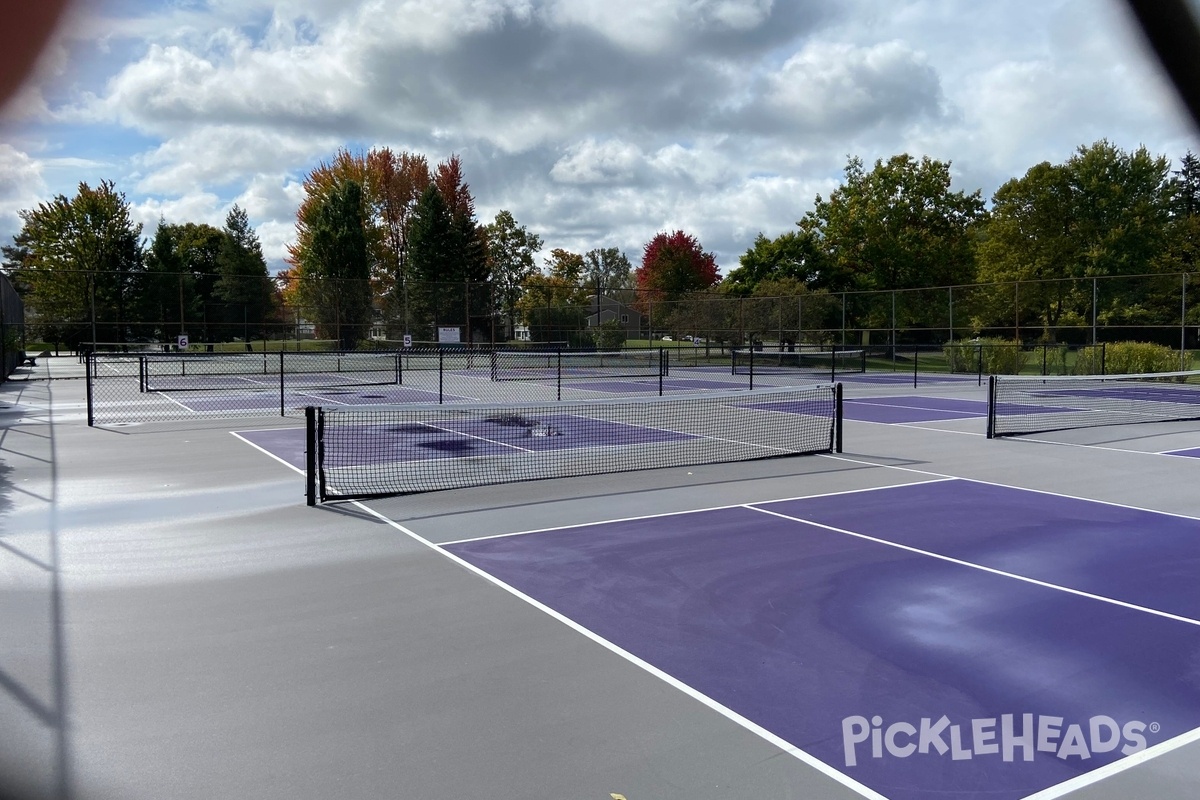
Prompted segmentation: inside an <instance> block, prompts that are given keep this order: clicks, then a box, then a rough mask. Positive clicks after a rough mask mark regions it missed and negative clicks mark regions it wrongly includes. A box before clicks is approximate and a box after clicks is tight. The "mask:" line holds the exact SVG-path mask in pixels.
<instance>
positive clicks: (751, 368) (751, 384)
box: [750, 339, 754, 389]
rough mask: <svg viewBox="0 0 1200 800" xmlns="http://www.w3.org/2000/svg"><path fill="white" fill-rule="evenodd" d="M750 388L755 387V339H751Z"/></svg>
mask: <svg viewBox="0 0 1200 800" xmlns="http://www.w3.org/2000/svg"><path fill="white" fill-rule="evenodd" d="M750 388H751V389H753V388H754V340H753V339H751V340H750Z"/></svg>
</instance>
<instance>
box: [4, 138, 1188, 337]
mask: <svg viewBox="0 0 1200 800" xmlns="http://www.w3.org/2000/svg"><path fill="white" fill-rule="evenodd" d="M21 219H22V222H23V226H22V229H21V231H20V232H19V233H18V234H17V236H16V237H14V240H13V243H12V245H10V246H6V247H4V248H3V257H4V263H3V268H4V269H5V271H7V272H8V273H9V274H10V276H11V277H12V278H13V281H14V283H15V285H16V286H17V287H18V289H19V291H21V292H22V294H23V295H24V296H25V300H26V305H27V309H28V311H29V322H30V323H31V324H32V325H34V326H35V329H37V328H40V330H37V333H36V335H41V336H44V337H45V338H54V339H56V340H59V341H64V342H68V343H74V342H82V341H114V342H126V341H132V340H135V339H153V340H156V341H165V340H169V339H170V337H172V336H173V335H174V334H177V333H190V334H191V335H192V337H193V338H200V339H203V340H208V341H213V340H229V339H234V338H246V339H249V338H253V337H259V336H268V335H273V336H279V337H282V336H285V335H294V333H295V331H296V330H297V326H298V325H300V324H301V323H303V324H305V325H308V326H311V328H312V335H315V336H317V337H318V338H323V339H332V340H336V342H337V343H338V345H339V346H341V347H344V348H352V347H356V346H359V344H360V343H361V342H363V341H364V340H367V339H368V338H371V337H374V338H381V337H382V338H386V339H398V338H400V337H401V336H402V335H404V334H411V335H413V336H414V338H416V339H418V340H427V339H430V338H434V337H435V336H436V331H437V329H438V328H442V327H450V328H456V329H458V330H459V331H460V333H461V335H462V336H463V337H464V338H466V339H467V340H469V341H476V342H482V341H504V340H507V339H510V338H512V337H514V336H515V335H516V333H517V330H516V329H517V328H518V326H523V327H525V328H526V329H527V330H528V331H529V332H530V334H531V338H533V339H535V340H536V339H543V340H546V339H552V340H558V341H562V340H566V341H570V343H572V344H589V343H596V342H600V341H603V342H605V343H615V342H617V341H619V340H620V339H621V338H622V336H623V335H624V333H625V332H626V330H625V329H624V328H622V326H621V325H620V324H618V323H617V322H616V321H615V320H614V321H611V322H608V323H605V324H604V325H595V326H594V327H595V330H589V327H591V326H589V324H588V322H589V319H588V318H589V316H590V317H592V319H591V322H593V323H598V322H599V321H600V316H599V315H598V314H597V313H596V312H598V311H599V300H598V298H599V297H600V296H604V297H606V298H611V299H613V300H616V301H619V302H620V303H622V304H624V305H625V306H628V307H629V308H630V309H633V310H635V311H637V312H639V313H640V314H642V315H643V316H644V317H645V318H646V324H647V326H652V327H653V328H654V329H655V330H657V331H659V332H662V331H674V332H686V331H697V332H700V331H711V332H714V333H713V335H716V336H718V337H720V338H728V339H730V340H734V339H741V338H743V337H745V336H747V335H749V336H754V335H755V331H760V332H761V331H771V330H774V329H776V328H778V329H779V331H780V332H781V333H782V332H783V331H784V329H785V328H786V329H794V330H795V334H794V335H793V336H792V337H791V338H793V339H798V338H800V336H801V333H800V331H801V330H804V329H810V330H833V329H836V328H837V327H838V324H837V320H836V319H835V317H836V316H837V315H838V314H839V313H840V315H841V318H842V319H841V322H842V327H843V328H844V327H845V320H846V315H847V304H848V300H847V296H852V297H865V296H866V295H868V294H870V293H875V294H886V293H892V295H893V296H892V298H891V303H890V308H885V307H883V306H880V305H879V304H878V303H875V306H873V307H871V308H865V309H864V308H863V307H862V306H863V303H862V302H860V301H859V300H855V301H854V303H857V305H858V306H859V307H857V308H854V309H852V314H853V315H854V316H855V318H856V320H858V321H859V323H860V325H861V326H862V327H864V328H866V327H870V328H887V327H889V326H890V327H891V329H892V330H895V329H897V328H900V329H912V328H922V327H925V328H933V327H940V328H945V327H952V328H958V327H961V326H964V325H966V326H969V327H971V328H973V329H975V330H985V329H992V328H996V327H1009V328H1012V329H1013V330H1014V331H1018V332H1019V331H1022V330H1023V331H1024V332H1025V333H1026V334H1030V333H1032V332H1036V333H1037V335H1038V336H1039V337H1040V338H1042V339H1044V340H1049V341H1052V340H1054V339H1055V337H1056V336H1057V335H1058V333H1059V331H1061V330H1065V329H1068V328H1071V327H1078V326H1080V325H1083V324H1086V323H1087V322H1088V321H1089V320H1090V321H1092V322H1098V323H1099V324H1103V325H1137V324H1140V323H1146V324H1150V323H1151V322H1152V321H1153V320H1158V319H1163V318H1165V319H1170V318H1171V316H1170V313H1171V309H1172V308H1173V309H1175V311H1174V313H1175V314H1176V317H1177V316H1178V309H1179V305H1180V293H1179V290H1178V288H1177V287H1178V284H1177V283H1176V282H1173V281H1171V280H1163V281H1161V282H1156V281H1153V280H1139V281H1133V282H1124V283H1123V282H1121V281H1117V280H1110V279H1112V278H1115V277H1117V276H1129V275H1151V276H1155V275H1158V276H1170V275H1178V274H1181V273H1189V272H1190V271H1191V270H1192V269H1193V264H1194V261H1195V257H1196V249H1197V241H1198V240H1197V235H1198V233H1200V228H1198V227H1197V226H1200V160H1198V159H1197V158H1196V157H1195V156H1194V155H1193V154H1192V153H1190V152H1188V153H1187V154H1186V155H1185V156H1184V157H1183V158H1182V159H1181V161H1180V166H1179V168H1178V169H1176V170H1174V171H1172V169H1171V163H1170V161H1169V160H1168V159H1167V158H1166V157H1165V156H1152V155H1151V154H1150V153H1149V152H1148V151H1147V150H1146V149H1145V148H1137V149H1136V150H1133V151H1128V152H1127V151H1124V150H1121V149H1120V148H1118V147H1116V146H1114V145H1113V144H1111V143H1109V142H1108V141H1105V140H1102V141H1100V142H1096V143H1095V144H1092V145H1090V146H1081V147H1079V148H1078V149H1077V150H1076V151H1075V153H1073V154H1072V156H1071V157H1070V158H1068V159H1067V160H1066V161H1064V162H1062V163H1059V164H1052V163H1049V162H1044V163H1041V164H1038V165H1035V166H1034V167H1031V168H1030V169H1029V170H1028V171H1027V172H1026V173H1025V174H1024V175H1023V176H1021V177H1019V178H1014V179H1012V180H1010V181H1008V182H1006V183H1005V184H1004V185H1003V186H1001V187H1000V188H999V189H998V190H997V191H996V192H995V194H994V195H993V196H992V198H991V200H990V204H989V203H985V202H984V200H983V198H982V196H981V192H980V191H975V192H971V193H968V192H963V191H953V190H952V189H951V172H950V164H949V163H948V162H941V161H937V160H934V159H931V158H929V157H923V158H920V159H917V158H914V157H912V156H909V155H907V154H901V155H896V156H893V157H892V158H890V159H887V160H883V159H881V160H879V161H876V162H875V164H874V165H873V167H872V168H870V169H868V168H867V167H866V165H864V163H863V162H862V160H861V159H859V158H856V157H851V158H849V159H848V162H847V165H846V167H845V170H844V175H843V180H842V183H841V185H840V186H839V187H838V188H837V189H835V190H834V191H833V192H832V193H831V194H830V195H829V196H828V197H822V196H820V195H818V196H817V197H816V198H815V201H814V203H813V208H812V210H811V211H809V212H808V213H806V214H805V215H804V216H803V217H802V218H801V219H800V220H799V221H798V222H797V225H796V228H795V229H794V230H790V231H787V232H784V233H782V234H780V235H778V236H776V237H775V238H768V237H767V236H766V235H765V234H763V233H759V235H758V236H757V237H756V239H755V240H754V242H753V243H752V244H751V245H750V247H749V248H748V249H747V250H746V252H745V253H744V254H743V255H742V256H741V258H740V259H739V264H738V266H737V267H736V268H734V269H732V270H731V271H730V272H729V273H728V274H727V275H726V276H725V277H724V278H722V277H721V275H720V269H719V267H718V265H717V263H716V260H715V258H714V257H713V255H712V253H709V252H706V251H705V250H704V249H703V247H702V246H701V244H700V242H699V241H698V240H697V239H696V237H694V236H692V235H691V234H689V233H687V232H685V231H679V230H677V231H671V232H660V233H658V234H657V235H655V236H654V237H653V238H652V239H651V240H650V241H649V242H647V243H646V244H645V246H644V247H643V250H642V253H641V254H640V255H641V258H640V261H639V263H638V265H637V267H636V268H635V267H634V265H633V264H632V263H631V262H630V260H629V258H628V257H627V256H626V255H625V253H623V252H622V251H621V250H620V249H619V248H616V247H611V246H608V247H596V248H594V249H592V250H589V251H588V252H586V253H575V252H571V251H568V250H565V249H562V248H553V249H551V250H549V255H548V256H545V258H544V263H543V264H542V265H538V264H537V257H538V255H539V254H540V253H544V252H545V251H544V249H543V248H544V245H545V242H544V240H543V239H542V237H540V236H539V235H537V234H536V233H533V232H531V231H530V230H529V229H528V228H527V227H525V226H524V225H521V224H519V223H518V222H517V220H516V219H515V218H514V217H513V215H512V214H511V213H510V212H508V211H504V210H502V211H500V212H499V213H498V214H497V215H496V217H495V219H493V220H492V221H490V222H488V223H486V224H485V223H481V222H479V221H478V219H477V218H476V213H475V200H474V197H473V196H472V193H471V190H470V188H469V186H468V185H467V183H466V181H465V179H464V172H463V165H462V163H461V161H460V160H459V158H458V157H457V156H452V157H451V158H449V159H447V160H446V161H444V162H441V163H438V164H436V165H433V166H431V165H430V164H429V162H428V161H427V159H426V158H425V156H423V155H419V154H413V153H408V152H395V151H392V150H391V149H389V148H375V149H372V150H370V151H368V152H365V153H352V152H350V151H346V150H343V151H339V152H338V153H337V154H336V155H335V156H334V158H333V159H331V160H330V161H328V162H323V163H321V164H319V165H318V166H317V167H316V168H314V169H313V170H312V171H311V172H310V173H309V174H308V175H307V177H306V179H305V181H304V199H303V201H302V202H301V204H300V207H299V209H298V210H297V213H296V236H295V240H294V242H293V243H292V244H291V245H290V246H289V247H288V255H287V264H288V266H287V269H285V270H284V271H283V272H281V273H280V274H279V275H277V276H271V275H270V274H269V272H268V269H267V266H266V262H265V260H264V258H263V255H262V250H261V246H260V244H259V241H258V238H257V236H256V234H255V232H254V230H253V229H252V228H251V227H250V225H249V220H248V218H247V215H246V213H245V211H244V210H242V209H240V208H238V207H237V206H235V207H234V208H233V209H232V210H231V211H230V212H229V214H228V216H227V218H226V221H225V227H224V228H223V229H218V228H215V227H213V226H210V225H206V224H199V223H191V222H188V223H168V222H167V221H166V220H162V219H160V221H159V224H158V227H157V229H156V231H155V233H154V236H153V237H152V238H151V239H150V240H149V241H143V240H142V229H141V226H140V225H136V224H134V223H133V222H132V220H131V217H130V210H129V205H128V203H127V201H126V200H125V197H124V195H123V194H121V193H120V192H118V191H117V190H116V188H115V186H114V185H113V184H112V183H111V182H102V183H101V184H100V185H99V186H97V187H95V188H93V187H90V186H88V185H87V184H80V186H79V190H78V192H77V193H76V195H75V196H74V197H70V198H68V197H66V196H61V195H60V196H58V197H56V198H55V199H54V200H52V201H50V202H48V203H42V204H39V205H38V206H37V207H36V208H33V209H30V210H26V211H22V212H21ZM1100 279H1104V280H1100ZM1197 283H1200V281H1197ZM1012 285H1017V286H1018V287H1019V288H1018V292H1017V296H1016V297H1015V299H1014V296H1013V292H1012V290H1011V288H1008V287H1010V286H1012ZM950 286H958V287H972V290H971V291H967V290H966V289H965V288H964V290H962V291H960V294H959V296H960V304H959V307H958V316H957V318H956V319H955V320H953V321H952V322H950V324H949V326H946V325H943V324H942V323H941V322H932V321H931V316H930V313H929V310H928V309H927V308H923V306H925V305H929V304H928V303H922V302H920V301H919V300H917V301H914V300H913V298H916V297H918V295H917V294H914V292H915V291H916V290H919V289H924V288H927V287H950ZM1098 287H1102V288H1098ZM897 292H903V293H907V294H906V295H905V297H906V298H907V300H906V301H905V302H901V303H900V304H899V307H898V306H897V302H896V297H895V293H897ZM1186 292H1187V288H1186V284H1185V293H1184V297H1183V302H1184V304H1185V306H1186V304H1187V294H1186ZM839 297H840V303H839V302H836V301H835V300H836V299H838V298H839ZM767 298H781V299H782V298H786V301H784V300H781V301H780V302H778V303H774V304H767V303H753V302H747V301H753V300H765V299H767ZM967 298H969V301H968V300H967ZM793 299H795V300H797V301H798V302H792V300H793ZM939 302H940V301H939ZM953 302H954V301H953V299H952V300H951V305H952V308H951V311H950V313H951V315H952V316H953V315H954V313H955V312H954V309H953ZM805 304H807V307H808V308H809V309H810V310H809V313H808V315H807V317H806V318H805V319H801V317H802V316H803V315H804V307H805ZM876 306H877V307H876ZM747 309H749V316H750V317H751V319H749V320H747V318H746V317H747ZM755 309H768V310H764V311H761V312H760V311H756V310H755ZM793 309H794V311H793ZM1197 309H1198V313H1200V303H1198V304H1197ZM785 313H786V314H787V315H788V319H787V320H785V319H784V315H785ZM732 315H737V317H738V318H737V319H736V320H734V319H732ZM793 315H794V316H795V321H794V324H793V323H792V321H791V317H792V316H793ZM758 317H761V319H758ZM735 331H736V333H734V332H735ZM285 332H286V333H285ZM782 338H788V337H787V336H781V339H782Z"/></svg>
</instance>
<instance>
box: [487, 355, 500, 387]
mask: <svg viewBox="0 0 1200 800" xmlns="http://www.w3.org/2000/svg"><path fill="white" fill-rule="evenodd" d="M499 360H500V354H499V351H497V350H492V351H491V353H489V354H488V361H489V362H490V365H491V373H492V383H495V382H496V375H497V374H499V364H498V362H499Z"/></svg>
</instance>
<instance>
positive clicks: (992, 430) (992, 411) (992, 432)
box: [987, 375, 996, 439]
mask: <svg viewBox="0 0 1200 800" xmlns="http://www.w3.org/2000/svg"><path fill="white" fill-rule="evenodd" d="M987 438H989V439H995V438H996V376H995V375H989V376H988V406H987Z"/></svg>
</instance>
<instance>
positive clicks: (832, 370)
mask: <svg viewBox="0 0 1200 800" xmlns="http://www.w3.org/2000/svg"><path fill="white" fill-rule="evenodd" d="M836 380H837V347H834V348H832V349H831V350H830V351H829V382H830V383H833V382H834V381H836Z"/></svg>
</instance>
